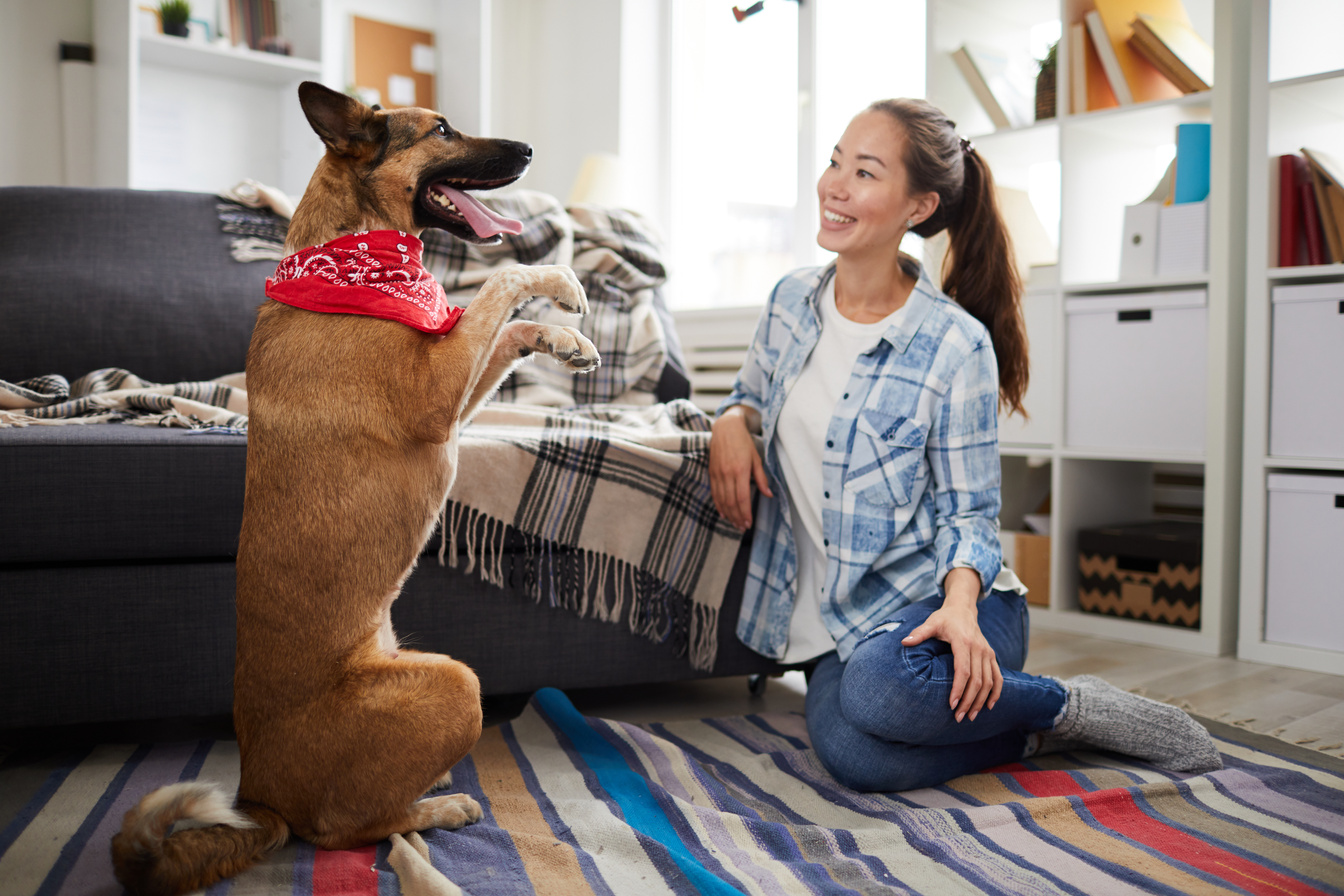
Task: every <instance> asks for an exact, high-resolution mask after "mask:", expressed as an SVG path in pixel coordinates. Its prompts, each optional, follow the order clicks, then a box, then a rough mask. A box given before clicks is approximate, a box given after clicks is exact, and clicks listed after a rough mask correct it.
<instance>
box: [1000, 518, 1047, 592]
mask: <svg viewBox="0 0 1344 896" xmlns="http://www.w3.org/2000/svg"><path fill="white" fill-rule="evenodd" d="M999 544H1001V545H1002V546H1003V565H1004V566H1006V567H1008V568H1009V569H1011V570H1012V571H1013V572H1014V573H1016V574H1017V577H1018V578H1019V579H1021V580H1022V584H1023V585H1026V586H1027V603H1029V604H1033V605H1035V606H1038V607H1048V606H1050V536H1049V535H1037V534H1036V533H1035V532H1023V531H1019V530H1015V529H1003V530H1000V532H999Z"/></svg>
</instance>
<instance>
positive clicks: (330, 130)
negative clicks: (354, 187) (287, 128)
mask: <svg viewBox="0 0 1344 896" xmlns="http://www.w3.org/2000/svg"><path fill="white" fill-rule="evenodd" d="M299 105H300V106H302V107H303V114H304V115H306V116H307V117H308V123H309V124H310V125H312V127H313V130H314V131H316V132H317V136H319V137H321V138H322V142H323V143H325V144H326V145H327V147H328V148H329V149H331V151H332V152H334V153H336V154H337V155H341V156H344V155H351V154H353V153H355V152H357V151H358V150H359V147H360V146H361V145H366V144H370V143H382V142H383V140H385V139H386V137H387V124H386V122H385V121H384V120H383V118H382V117H381V116H379V115H377V114H375V111H374V110H373V109H370V108H369V107H368V106H366V105H364V104H363V103H361V102H360V101H359V100H357V99H355V98H354V97H352V96H346V95H345V94H343V93H338V92H337V91H335V90H332V89H331V88H330V87H327V86H325V85H322V84H318V83H317V82H316V81H304V82H303V83H302V84H300V85H299Z"/></svg>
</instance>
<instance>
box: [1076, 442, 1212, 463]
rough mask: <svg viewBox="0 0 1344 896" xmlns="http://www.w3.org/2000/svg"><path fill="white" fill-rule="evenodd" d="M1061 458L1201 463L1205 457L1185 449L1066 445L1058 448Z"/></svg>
mask: <svg viewBox="0 0 1344 896" xmlns="http://www.w3.org/2000/svg"><path fill="white" fill-rule="evenodd" d="M1058 454H1059V456H1060V457H1061V458H1067V459H1069V460H1119V461H1126V462H1133V463H1152V464H1202V463H1204V462H1205V460H1206V458H1205V456H1204V454H1202V453H1196V452H1187V451H1167V452H1156V453H1155V452H1152V451H1126V450H1124V449H1120V448H1092V447H1088V446H1085V445H1084V446H1072V445H1066V446H1064V447H1063V448H1060V449H1059V452H1058Z"/></svg>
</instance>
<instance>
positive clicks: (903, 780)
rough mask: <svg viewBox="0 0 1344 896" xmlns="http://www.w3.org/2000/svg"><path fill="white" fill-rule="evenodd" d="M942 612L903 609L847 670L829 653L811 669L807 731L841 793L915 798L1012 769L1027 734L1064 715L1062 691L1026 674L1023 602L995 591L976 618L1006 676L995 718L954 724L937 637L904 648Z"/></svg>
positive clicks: (948, 667)
mask: <svg viewBox="0 0 1344 896" xmlns="http://www.w3.org/2000/svg"><path fill="white" fill-rule="evenodd" d="M942 603H943V599H942V598H941V597H935V598H931V599H929V600H923V601H918V602H916V603H913V604H910V605H909V606H906V607H903V608H902V609H900V610H899V611H897V612H896V613H895V614H893V615H892V616H891V617H890V618H889V619H887V620H886V622H884V623H883V624H882V625H881V626H878V627H877V629H875V630H874V631H873V632H872V633H870V634H868V635H867V636H866V637H865V638H864V639H863V640H862V641H860V642H859V644H858V646H857V647H855V648H854V652H853V653H852V654H851V655H850V657H849V660H848V662H844V663H842V662H840V658H839V656H838V655H837V654H835V653H828V654H826V655H825V656H823V657H822V658H821V660H820V661H819V662H818V663H817V667H816V669H815V670H813V672H812V676H811V678H810V679H809V680H808V685H807V704H806V707H807V730H808V734H809V735H810V736H811V738H812V746H813V747H814V748H815V749H816V751H817V754H818V756H819V757H820V759H821V762H822V764H823V765H824V766H826V769H827V770H828V771H829V772H830V773H831V774H832V775H834V776H835V778H836V780H838V781H839V782H840V783H841V784H844V785H845V786H847V787H850V788H852V789H854V790H861V791H869V792H873V791H883V792H887V791H897V790H911V789H914V788H917V787H932V786H937V785H939V784H943V783H945V782H947V781H950V780H951V779H953V778H955V777H957V776H959V775H964V774H971V773H974V772H979V771H983V770H984V769H986V768H990V767H992V766H995V765H1002V764H1003V763H1007V762H1016V761H1017V760H1019V759H1021V758H1022V756H1023V753H1024V752H1025V749H1026V745H1027V735H1028V734H1029V733H1031V732H1033V731H1044V730H1046V729H1049V728H1051V727H1053V725H1054V723H1055V719H1056V717H1057V716H1058V715H1059V713H1060V712H1061V711H1062V710H1063V708H1064V702H1065V697H1066V692H1065V690H1064V688H1063V686H1061V685H1060V684H1059V682H1057V681H1054V680H1052V679H1049V678H1041V677H1039V676H1036V675H1028V674H1026V673H1025V672H1023V671H1022V665H1023V663H1024V662H1025V661H1026V658H1027V635H1028V631H1029V628H1030V623H1029V621H1028V617H1027V604H1026V600H1025V598H1023V597H1022V595H1020V594H1016V593H1014V592H1009V591H994V592H991V593H990V594H989V596H987V597H986V598H984V599H983V600H982V601H980V603H979V605H978V607H977V611H978V619H979V623H980V631H981V632H983V633H984V635H985V638H986V640H988V641H989V645H990V646H991V647H992V648H993V649H994V654H995V656H996V658H997V659H998V663H999V667H1000V669H1001V670H1002V671H1003V692H1002V693H1001V695H1000V697H999V700H998V702H997V703H996V704H995V705H994V708H993V709H987V708H986V709H981V710H980V713H979V715H977V716H976V718H975V720H974V721H972V720H971V719H970V717H969V716H967V717H966V718H965V719H963V720H962V721H961V722H957V720H956V716H955V715H954V714H953V712H952V708H951V707H950V705H949V700H950V699H951V695H952V678H953V668H952V648H951V647H950V646H949V645H948V644H947V642H945V641H940V640H938V639H936V638H930V639H928V640H926V641H924V643H922V644H918V645H916V646H914V647H906V646H904V645H903V644H901V639H902V638H904V637H905V636H906V635H908V634H909V633H910V632H911V631H912V630H913V629H914V628H915V627H917V626H919V625H921V624H922V623H923V622H924V620H925V619H927V618H928V617H929V615H930V614H932V613H933V612H934V611H935V610H937V609H938V608H939V607H941V606H942ZM889 624H890V627H889Z"/></svg>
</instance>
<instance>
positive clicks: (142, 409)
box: [0, 367, 247, 432]
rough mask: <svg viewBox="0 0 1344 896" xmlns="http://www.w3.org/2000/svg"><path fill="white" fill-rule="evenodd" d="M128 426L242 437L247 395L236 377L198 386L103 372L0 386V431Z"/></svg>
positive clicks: (114, 370) (239, 376)
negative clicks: (42, 426) (81, 425)
mask: <svg viewBox="0 0 1344 896" xmlns="http://www.w3.org/2000/svg"><path fill="white" fill-rule="evenodd" d="M72 423H130V424H133V425H135V426H178V427H185V428H187V429H196V430H212V431H228V432H243V431H245V430H246V428H247V392H246V391H244V387H243V375H242V374H241V373H236V374H231V375H229V376H223V377H220V378H219V379H215V380H210V381H208V382H198V383H173V384H169V385H161V384H159V383H149V382H145V381H144V380H142V379H140V378H139V377H138V376H136V375H135V374H133V373H131V372H130V371H127V370H121V369H119V368H116V367H107V368H103V369H102V370H95V371H93V372H92V373H89V374H86V375H84V376H82V377H80V378H79V379H77V380H75V381H74V382H73V383H71V382H68V381H67V380H66V379H65V377H62V376H57V375H50V376H40V377H34V378H33V379H30V380H23V381H22V382H18V383H9V382H6V381H4V380H0V426H29V425H31V424H46V425H56V424H72Z"/></svg>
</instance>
